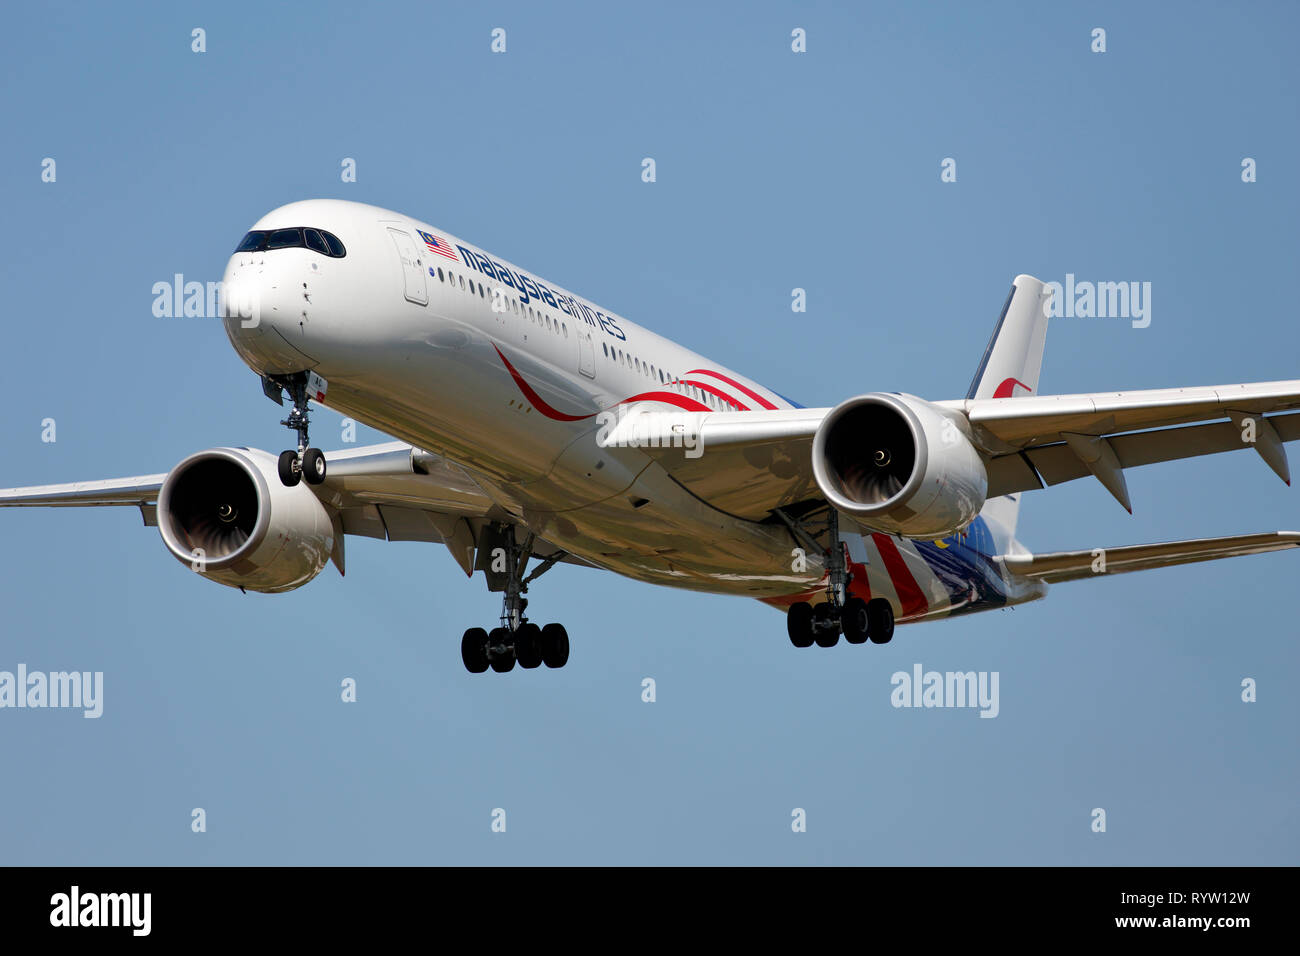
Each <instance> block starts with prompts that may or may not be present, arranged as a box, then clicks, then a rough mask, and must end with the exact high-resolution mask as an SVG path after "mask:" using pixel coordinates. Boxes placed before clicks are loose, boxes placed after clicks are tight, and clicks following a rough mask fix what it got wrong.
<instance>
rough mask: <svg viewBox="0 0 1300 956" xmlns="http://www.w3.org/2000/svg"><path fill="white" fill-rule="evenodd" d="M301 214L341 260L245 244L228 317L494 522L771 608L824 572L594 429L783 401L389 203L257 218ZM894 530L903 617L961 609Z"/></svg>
mask: <svg viewBox="0 0 1300 956" xmlns="http://www.w3.org/2000/svg"><path fill="white" fill-rule="evenodd" d="M299 226H309V227H314V228H317V229H324V230H328V231H330V232H331V233H333V234H334V235H335V236H337V237H338V238H339V239H340V240H341V241H342V242H343V244H344V245H345V246H346V255H344V256H343V257H341V258H337V257H330V256H326V255H321V254H319V253H318V252H316V251H313V250H312V249H307V248H282V249H275V250H269V251H262V252H237V253H235V254H234V255H233V256H232V257H231V259H230V262H229V264H228V265H227V268H226V273H225V287H226V291H227V297H228V299H232V298H234V299H243V300H245V301H248V300H250V299H251V300H252V301H253V302H254V304H255V307H256V308H255V313H254V314H252V315H250V314H249V312H248V311H247V310H246V311H245V312H244V313H243V314H242V315H231V316H229V317H227V319H226V328H227V332H228V334H229V336H230V340H231V342H232V343H233V345H234V347H235V349H236V350H237V351H238V352H239V354H240V356H241V357H242V358H243V360H244V361H245V362H246V363H247V364H248V365H249V366H250V367H251V368H253V369H254V370H255V371H257V372H259V373H261V374H269V375H277V374H288V373H293V372H299V371H304V370H310V371H313V372H315V373H316V374H318V375H320V376H321V377H322V378H324V379H325V380H327V382H328V393H327V396H326V398H325V404H327V405H328V406H329V407H331V408H334V409H336V410H338V411H340V412H342V413H343V414H345V415H348V416H350V417H352V418H354V419H356V420H357V421H360V422H364V423H365V424H367V425H370V426H373V427H374V428H377V429H380V430H382V431H384V432H386V433H388V434H390V435H393V436H395V437H397V438H400V439H401V440H403V441H406V442H409V443H410V444H412V445H415V446H417V447H420V448H424V449H428V450H430V451H433V452H436V453H438V454H441V455H443V456H445V457H446V458H448V459H450V460H451V461H454V462H456V463H457V464H459V465H460V466H461V467H463V468H464V469H465V470H466V471H467V472H468V473H470V474H471V475H472V476H473V477H474V479H475V480H476V481H478V483H479V484H480V485H481V486H482V487H483V489H484V491H485V492H486V493H487V494H488V495H489V497H490V498H492V500H494V501H495V502H496V503H497V504H498V505H499V506H500V508H501V518H502V519H503V520H511V521H514V522H517V523H521V524H524V525H526V526H527V527H528V528H529V529H530V530H532V531H534V532H535V533H536V534H538V535H539V536H540V537H542V538H544V539H545V540H547V541H549V542H552V543H553V544H555V545H557V546H559V547H561V548H563V549H564V550H566V551H568V552H570V553H572V554H574V555H577V556H579V557H581V558H583V559H585V560H587V561H589V562H591V563H592V564H595V565H597V566H600V567H604V568H608V569H610V570H613V571H616V572H618V573H620V574H623V575H626V576H628V577H632V578H636V579H639V580H643V581H649V582H654V583H658V584H665V585H671V586H675V587H686V588H693V589H697V590H704V591H711V592H717V593H728V594H738V595H747V596H751V597H758V598H765V599H768V600H769V601H773V602H774V603H778V602H777V601H774V599H780V598H787V597H790V596H793V595H798V594H806V593H808V592H810V591H814V590H816V589H818V588H820V587H821V586H822V582H823V580H824V568H823V566H822V563H821V561H820V559H819V558H816V557H811V560H809V562H808V564H807V566H806V567H805V568H800V570H798V571H795V570H792V561H791V545H792V539H791V537H790V533H789V531H788V530H787V529H786V528H785V527H784V526H783V525H780V524H768V523H759V522H756V521H752V520H746V519H742V518H738V517H735V516H732V515H729V514H725V513H723V512H721V511H719V510H717V509H716V508H713V507H711V506H710V505H708V504H705V503H704V502H703V501H701V500H700V499H698V498H697V497H695V496H694V495H693V494H691V493H690V492H689V491H687V490H686V489H685V488H684V487H683V486H682V485H680V484H678V483H677V482H676V481H675V480H673V478H672V477H671V476H670V475H669V474H668V473H667V472H666V471H665V470H664V469H663V467H661V466H660V465H659V464H658V463H657V462H656V461H655V460H654V459H652V458H651V457H650V456H648V455H646V454H645V453H644V452H642V451H641V450H639V449H637V448H619V447H609V448H606V447H600V446H599V445H598V443H597V441H596V435H597V431H598V430H599V427H600V425H599V422H598V419H597V414H598V413H600V412H601V411H603V410H606V409H613V408H615V407H618V406H625V405H629V404H635V403H645V402H648V403H658V404H659V405H661V406H664V407H676V408H686V409H691V410H695V411H706V412H707V411H714V410H717V411H737V410H745V409H788V408H794V407H797V406H795V405H794V404H793V403H791V402H790V401H788V400H787V399H785V398H782V397H781V396H780V395H778V394H777V393H776V392H773V391H772V390H770V389H768V388H765V387H764V386H762V385H760V384H759V383H757V382H755V381H753V380H751V379H748V378H746V377H745V376H743V375H741V374H740V373H738V372H735V371H732V370H730V369H726V368H723V367H721V366H719V365H718V364H717V363H714V362H710V361H709V360H708V359H706V358H704V357H703V356H701V355H698V354H696V353H694V352H692V351H690V350H689V349H686V348H684V347H682V346H680V345H678V344H676V343H674V342H671V341H669V340H667V339H665V338H662V337H661V336H658V335H656V334H654V333H653V332H650V331H648V330H646V329H644V328H642V327H640V326H638V325H636V324H635V323H633V322H631V321H630V320H628V319H626V318H624V317H623V316H620V315H616V314H614V313H611V312H609V311H608V310H604V309H600V308H598V307H597V306H595V305H594V304H593V303H590V302H588V301H587V300H585V299H582V298H581V297H578V296H575V295H574V294H572V293H570V292H569V291H568V290H566V289H562V288H561V287H559V286H557V285H555V284H553V283H549V282H546V281H545V280H541V279H539V278H538V277H537V276H535V275H534V274H532V273H529V272H526V271H524V270H521V269H518V268H517V267H515V266H514V265H513V264H512V263H509V262H506V261H504V260H502V259H499V258H497V257H495V256H491V255H489V254H488V253H486V252H485V251H483V250H481V249H479V248H478V247H476V246H473V245H471V244H470V243H468V242H465V241H463V240H461V239H459V238H457V237H455V236H453V235H451V234H449V233H447V232H445V231H443V230H440V229H438V228H436V227H434V226H432V225H429V224H427V223H422V222H418V221H415V220H412V219H410V218H408V217H405V216H402V215H400V214H398V213H394V212H390V211H388V210H384V209H379V208H377V207H373V206H367V205H362V204H358V203H352V202H344V201H337V200H311V201H306V202H298V203H292V204H290V205H287V206H283V207H281V208H279V209H276V210H274V211H273V212H271V213H268V214H267V215H266V216H264V217H263V218H262V219H261V220H259V221H258V222H257V223H256V224H255V225H254V226H253V229H254V230H274V229H276V228H277V227H280V228H287V227H299ZM439 250H443V251H441V252H440V251H439ZM467 261H470V262H472V263H473V265H472V266H471V265H467V264H466V263H467ZM845 537H846V539H847V541H848V544H849V549H850V554H851V556H853V557H854V558H855V560H857V561H860V562H862V564H863V565H865V566H866V567H865V571H866V573H867V574H868V575H870V576H871V577H872V584H873V586H874V587H875V588H876V589H877V593H881V589H884V588H891V587H893V586H894V585H893V583H892V582H891V580H890V575H889V574H888V573H887V571H886V569H885V568H884V567H883V562H882V561H879V560H875V559H877V558H879V555H878V554H877V553H876V552H875V551H874V550H873V546H872V543H871V540H870V538H867V539H863V538H860V537H858V536H852V535H846V536H845ZM872 537H876V536H872ZM898 543H899V545H900V551H901V558H902V560H905V561H906V562H907V563H908V565H909V566H914V567H913V568H912V570H913V571H914V574H913V575H912V577H913V579H914V581H915V583H916V585H917V586H918V587H920V588H922V589H924V591H925V592H926V595H925V599H924V601H923V604H924V611H919V608H920V605H918V611H919V613H916V614H913V615H908V614H906V613H902V614H899V617H900V619H906V618H908V617H911V618H912V619H918V618H921V617H933V616H940V615H943V614H946V613H950V612H951V611H953V610H956V609H957V608H958V607H960V606H961V604H960V601H961V599H960V598H956V599H954V597H953V594H954V592H958V593H959V592H960V590H961V588H960V587H956V586H954V584H953V582H951V581H945V580H940V577H941V575H940V576H936V574H935V573H934V569H933V568H932V567H931V565H930V564H929V563H927V562H926V561H925V560H924V559H923V558H922V557H921V556H920V555H919V554H918V553H917V552H916V550H915V548H913V547H912V546H911V543H910V542H906V541H903V540H901V539H898ZM854 552H857V553H856V555H855V554H854ZM889 557H891V558H893V559H894V563H895V564H896V563H897V561H898V560H899V558H898V557H895V555H894V554H893V553H891V554H890V555H889ZM877 576H879V577H880V580H879V581H877V580H876V577H877ZM972 609H974V608H972ZM900 610H902V608H901V607H900Z"/></svg>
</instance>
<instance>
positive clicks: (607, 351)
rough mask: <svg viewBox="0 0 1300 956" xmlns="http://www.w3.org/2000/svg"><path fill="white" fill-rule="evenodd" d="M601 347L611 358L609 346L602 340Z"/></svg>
mask: <svg viewBox="0 0 1300 956" xmlns="http://www.w3.org/2000/svg"><path fill="white" fill-rule="evenodd" d="M600 347H601V348H602V349H604V350H605V358H609V346H608V345H606V344H605V343H604V342H601V343H600Z"/></svg>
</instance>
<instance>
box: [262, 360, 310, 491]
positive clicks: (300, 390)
mask: <svg viewBox="0 0 1300 956" xmlns="http://www.w3.org/2000/svg"><path fill="white" fill-rule="evenodd" d="M309 377H310V373H308V372H295V373H294V374H293V375H286V376H283V377H281V378H276V379H265V380H264V381H263V390H264V391H265V392H266V394H267V395H268V396H269V397H270V398H272V399H273V400H275V401H276V402H279V403H280V404H284V402H283V400H282V399H281V398H280V389H282V388H283V389H284V390H285V391H287V392H288V393H289V400H290V401H291V402H293V406H292V408H290V409H289V417H288V418H286V419H285V420H284V421H282V422H280V424H281V425H284V426H285V427H286V428H289V429H291V430H292V431H296V432H297V433H298V450H297V451H293V450H289V451H282V452H280V463H279V472H280V482H281V483H282V484H283V485H284V486H285V487H286V488H292V487H293V486H294V485H296V484H298V481H299V480H300V479H305V480H306V482H307V484H309V485H319V484H320V483H321V482H322V481H324V480H325V453H324V452H322V451H321V450H320V449H319V448H310V447H308V446H309V445H310V444H311V440H310V438H308V435H307V432H308V428H309V426H310V422H309V420H308V418H309V414H308V410H307V402H308V396H309V394H310V392H309V390H308V379H309ZM320 387H321V388H322V390H323V388H324V383H323V382H321V386H320Z"/></svg>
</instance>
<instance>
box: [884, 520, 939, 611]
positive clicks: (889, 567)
mask: <svg viewBox="0 0 1300 956" xmlns="http://www.w3.org/2000/svg"><path fill="white" fill-rule="evenodd" d="M871 540H872V541H874V542H875V543H876V548H877V549H878V550H879V551H880V558H881V560H882V561H884V562H885V571H886V572H888V574H889V580H890V581H892V582H893V584H894V590H895V591H896V592H898V603H899V604H901V605H902V606H903V613H902V617H911V616H912V615H914V614H924V613H925V612H926V611H928V610H929V609H930V602H929V601H927V600H926V599H925V593H924V592H923V591H922V590H921V587H920V585H918V584H917V583H916V578H914V577H912V572H911V571H910V570H908V567H907V562H906V561H905V560H903V556H902V555H901V554H899V553H898V545H896V544H894V539H893V538H891V537H889V536H888V535H884V534H873V535H872V536H871Z"/></svg>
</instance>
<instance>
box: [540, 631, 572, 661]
mask: <svg viewBox="0 0 1300 956" xmlns="http://www.w3.org/2000/svg"><path fill="white" fill-rule="evenodd" d="M542 660H543V661H544V662H545V663H546V666H547V667H563V666H564V665H565V664H567V663H568V662H569V632H568V631H566V630H565V629H564V625H563V624H547V625H546V626H545V627H544V628H542Z"/></svg>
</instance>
